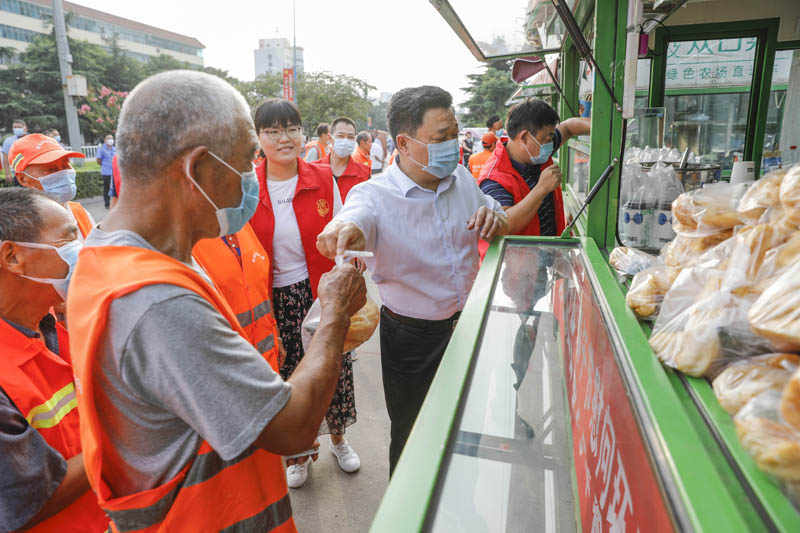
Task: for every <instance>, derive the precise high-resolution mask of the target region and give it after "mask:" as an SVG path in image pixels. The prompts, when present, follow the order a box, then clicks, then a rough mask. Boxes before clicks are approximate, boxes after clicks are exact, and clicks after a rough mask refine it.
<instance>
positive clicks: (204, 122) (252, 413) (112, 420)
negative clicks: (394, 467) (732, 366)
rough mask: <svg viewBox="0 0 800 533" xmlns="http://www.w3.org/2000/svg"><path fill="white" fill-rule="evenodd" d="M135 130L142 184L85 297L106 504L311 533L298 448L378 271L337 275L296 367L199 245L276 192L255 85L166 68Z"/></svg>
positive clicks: (81, 279)
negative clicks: (293, 495)
mask: <svg viewBox="0 0 800 533" xmlns="http://www.w3.org/2000/svg"><path fill="white" fill-rule="evenodd" d="M154 131H158V132H159V138H158V139H153V136H152V134H153V132H154ZM117 139H118V141H119V142H118V144H119V153H120V157H119V163H120V170H121V171H122V174H123V175H124V176H125V194H124V195H123V196H121V197H120V198H119V202H118V203H117V206H116V207H115V208H114V209H113V210H112V211H111V212H110V213H109V215H108V216H107V217H106V219H105V220H103V222H102V223H101V224H100V225H98V227H97V228H96V229H95V230H94V231H92V234H91V235H90V236H89V239H87V242H86V245H85V247H84V249H83V250H82V251H81V255H80V260H79V261H78V266H77V268H76V269H75V273H74V275H73V278H72V288H71V291H70V294H69V298H68V300H67V319H68V322H69V325H70V329H71V331H72V338H73V343H72V356H73V365H74V369H75V375H76V389H77V392H78V409H79V411H80V413H81V418H82V420H81V442H82V444H83V449H84V455H85V464H86V471H87V475H88V477H89V482H90V483H91V485H92V488H93V489H94V490H95V492H96V494H97V498H98V501H99V503H100V507H101V508H103V509H104V510H105V511H106V513H107V514H108V515H109V517H110V518H111V520H112V526H113V528H114V529H115V531H137V532H151V531H153V532H155V531H192V532H211V531H221V530H230V531H242V532H250V531H252V532H264V531H275V532H280V533H284V532H294V531H296V527H295V524H294V519H293V518H292V510H291V503H290V501H289V495H288V488H287V486H286V478H285V473H284V469H283V466H282V463H281V459H280V455H289V454H295V453H298V452H300V451H302V450H306V449H308V448H309V447H310V446H311V444H312V443H313V442H314V440H315V438H316V436H317V431H318V429H319V426H320V423H321V421H322V417H323V415H324V413H325V411H326V410H327V408H328V406H329V405H330V401H331V397H332V396H333V393H334V389H335V387H336V382H337V379H338V377H339V369H340V367H341V359H342V348H343V345H344V338H345V335H346V332H347V328H348V326H349V322H350V317H351V316H352V314H354V313H355V311H356V310H358V309H359V308H360V307H361V306H362V305H363V304H364V302H365V301H366V296H365V287H364V281H363V278H362V277H361V276H360V275H359V273H358V272H357V271H356V270H355V268H353V267H352V265H344V266H342V267H335V268H334V269H333V271H332V272H330V273H328V274H326V275H324V276H323V277H322V279H321V280H320V283H319V298H320V302H321V306H322V317H321V322H320V325H319V329H317V332H316V335H315V336H314V339H313V340H312V342H311V345H310V347H309V350H308V352H307V364H304V365H301V366H300V367H298V369H297V371H296V372H295V373H294V374H293V375H292V377H291V379H289V380H288V381H286V382H285V381H283V380H282V379H281V378H280V376H279V375H278V374H277V373H276V372H275V370H273V368H272V367H271V366H270V364H269V362H267V361H266V360H265V358H264V357H263V356H262V354H261V353H259V351H258V350H257V349H256V348H254V347H253V345H252V344H251V343H250V342H249V341H248V340H247V333H246V332H245V330H244V329H242V327H241V325H240V322H239V317H237V314H236V312H235V311H234V309H232V307H231V306H230V305H229V304H228V302H227V301H226V299H225V297H224V296H223V294H221V293H220V292H219V291H218V290H217V289H216V288H215V287H214V285H213V284H212V283H211V281H210V280H209V279H208V277H207V276H206V274H205V272H204V271H203V270H202V269H201V268H200V267H199V266H198V265H197V263H196V262H195V261H194V260H193V259H192V250H193V248H194V247H195V245H196V244H197V243H198V242H199V241H200V240H201V239H208V238H218V237H221V236H226V235H232V234H235V233H237V232H239V231H240V230H242V228H244V227H245V224H246V223H247V221H248V220H249V219H250V217H251V216H252V214H253V212H254V211H255V208H256V205H257V204H258V181H257V180H256V177H255V172H254V169H253V165H252V157H253V153H254V152H255V148H256V145H257V144H256V143H257V140H256V136H255V131H254V128H253V121H252V119H251V118H250V110H249V108H248V106H247V103H246V102H245V101H244V98H243V97H242V96H241V95H240V94H239V93H238V92H237V91H236V90H235V89H234V88H233V87H231V86H230V85H229V84H227V83H226V82H224V81H223V80H221V79H220V78H217V77H215V76H211V75H208V74H204V73H201V72H194V71H172V72H164V73H161V74H158V75H156V76H153V77H151V78H149V79H147V80H145V81H143V82H141V83H140V84H139V85H137V86H136V88H135V89H134V90H133V91H132V92H131V94H130V95H129V96H128V98H127V99H126V100H125V103H124V105H123V107H122V111H121V113H120V118H119V126H118V129H117ZM154 143H157V144H154Z"/></svg>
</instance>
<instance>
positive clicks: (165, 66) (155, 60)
mask: <svg viewBox="0 0 800 533" xmlns="http://www.w3.org/2000/svg"><path fill="white" fill-rule="evenodd" d="M167 70H197V68H196V67H193V66H192V65H190V64H189V63H186V62H184V61H179V60H177V59H175V58H174V57H172V56H170V55H167V54H160V55H157V56H156V57H151V58H150V60H149V61H148V62H147V64H146V65H145V67H144V71H145V74H146V77H149V76H153V75H154V74H158V73H159V72H165V71H167Z"/></svg>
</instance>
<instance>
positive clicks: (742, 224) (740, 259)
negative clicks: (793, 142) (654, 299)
mask: <svg viewBox="0 0 800 533" xmlns="http://www.w3.org/2000/svg"><path fill="white" fill-rule="evenodd" d="M673 216H674V218H675V220H676V230H677V233H678V237H677V238H676V239H675V241H673V243H671V244H670V245H669V246H668V247H667V248H666V249H665V250H664V252H663V253H662V259H663V260H664V265H663V268H665V269H667V270H666V271H667V272H677V274H675V275H674V282H673V283H671V284H670V286H669V288H668V290H667V291H666V293H665V294H664V296H663V301H662V302H661V305H660V311H659V313H658V316H657V318H656V321H655V324H654V327H653V334H652V336H651V338H650V345H651V347H652V348H653V350H654V351H655V353H656V355H657V356H658V358H659V359H660V360H661V361H662V362H663V363H664V364H665V365H667V366H670V367H673V368H676V369H677V370H679V371H681V372H684V373H686V374H688V375H691V376H695V377H699V376H705V377H707V378H709V379H713V380H714V381H713V388H714V392H715V393H716V395H717V398H718V400H719V401H720V404H721V405H722V407H723V408H725V410H726V411H728V412H729V413H731V414H732V415H734V416H735V418H734V420H735V423H736V427H737V432H738V435H739V438H740V440H741V442H742V444H743V445H744V447H745V448H746V449H747V450H748V451H749V452H750V453H751V454H752V455H753V457H754V458H755V460H756V462H757V464H758V465H759V467H760V468H761V469H763V470H764V471H766V472H769V473H771V474H773V475H775V476H777V477H778V478H779V479H781V480H782V481H784V482H785V485H784V486H785V487H787V488H788V489H789V491H788V493H789V494H790V495H793V494H795V493H797V492H796V490H795V489H796V487H800V369H798V367H800V166H795V167H793V168H791V169H782V170H779V171H776V172H773V173H771V174H769V175H768V176H765V177H764V178H763V179H761V180H759V181H758V182H757V183H756V184H754V185H753V186H751V187H750V188H748V189H746V190H743V189H742V186H741V185H730V184H718V185H714V186H712V187H707V188H704V189H702V190H701V191H692V192H690V193H686V194H684V195H682V196H681V197H680V198H678V199H677V200H676V201H675V202H674V203H673ZM714 240H717V241H718V242H717V243H716V244H712V242H713V241H714ZM640 274H641V273H640ZM795 483H797V485H795Z"/></svg>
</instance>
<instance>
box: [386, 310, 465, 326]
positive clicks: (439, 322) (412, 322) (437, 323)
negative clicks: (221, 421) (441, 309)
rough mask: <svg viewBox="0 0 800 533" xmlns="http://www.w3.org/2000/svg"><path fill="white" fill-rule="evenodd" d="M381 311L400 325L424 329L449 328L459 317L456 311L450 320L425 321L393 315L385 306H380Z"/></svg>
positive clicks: (459, 312) (459, 314)
mask: <svg viewBox="0 0 800 533" xmlns="http://www.w3.org/2000/svg"><path fill="white" fill-rule="evenodd" d="M381 311H382V312H384V311H385V312H386V314H387V315H389V316H390V317H392V318H393V319H395V320H397V321H398V322H400V323H401V324H406V325H407V326H414V327H420V328H421V327H426V326H433V327H437V326H450V325H452V324H453V322H455V321H457V320H458V317H459V316H461V311H457V312H456V313H455V314H454V315H453V316H451V317H450V318H444V319H442V320H425V319H424V318H413V317H410V316H404V315H400V314H397V313H395V312H394V311H392V310H391V309H389V308H388V307H386V306H385V305H383V306H381Z"/></svg>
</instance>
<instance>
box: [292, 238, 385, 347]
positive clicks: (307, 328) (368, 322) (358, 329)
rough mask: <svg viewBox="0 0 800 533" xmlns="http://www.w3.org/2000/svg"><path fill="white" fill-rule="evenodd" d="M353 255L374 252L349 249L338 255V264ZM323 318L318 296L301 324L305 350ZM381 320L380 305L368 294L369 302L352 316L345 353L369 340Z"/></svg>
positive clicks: (363, 255)
mask: <svg viewBox="0 0 800 533" xmlns="http://www.w3.org/2000/svg"><path fill="white" fill-rule="evenodd" d="M353 257H361V258H366V257H373V254H372V252H360V251H354V250H347V251H345V252H344V253H342V254H341V255H337V256H336V265H337V266H338V265H341V264H342V263H344V261H345V260H347V259H348V258H353ZM321 318H322V306H321V304H320V303H319V298H317V299H316V300H314V303H313V304H311V307H310V308H309V310H308V313H306V317H305V318H304V319H303V324H302V326H301V339H302V342H303V350H304V351H305V350H308V348H309V346H311V339H312V338H313V336H314V332H316V331H317V328H318V327H319V322H320V319H321ZM379 320H380V310H379V309H378V306H377V305H375V302H373V301H372V299H371V298H370V297H369V296H367V303H365V304H364V306H363V307H362V308H361V309H359V310H358V311H357V312H356V314H354V315H353V316H352V317H351V318H350V327H349V328H348V329H347V335H346V336H345V340H344V348H343V353H347V352H349V351H352V350H355V349H356V348H358V347H359V346H361V345H362V344H364V343H365V342H367V340H369V338H370V337H372V334H373V333H374V332H375V329H376V328H377V327H378V322H379Z"/></svg>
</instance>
